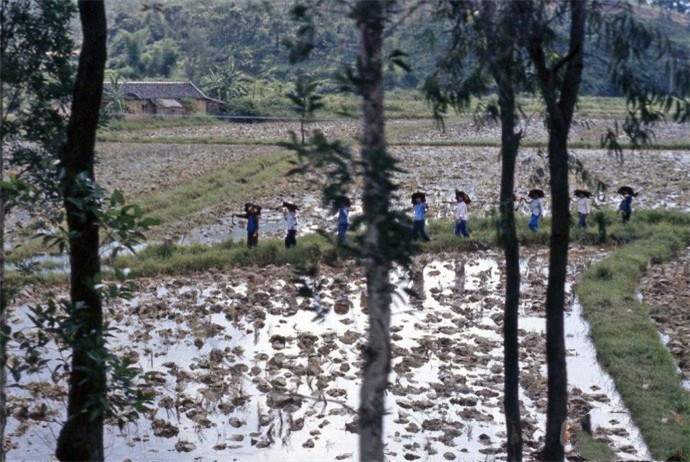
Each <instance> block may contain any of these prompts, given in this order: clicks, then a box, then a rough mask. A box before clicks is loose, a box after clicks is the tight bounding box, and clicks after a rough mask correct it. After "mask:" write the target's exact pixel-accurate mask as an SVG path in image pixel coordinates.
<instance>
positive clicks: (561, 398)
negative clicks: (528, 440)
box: [519, 0, 586, 461]
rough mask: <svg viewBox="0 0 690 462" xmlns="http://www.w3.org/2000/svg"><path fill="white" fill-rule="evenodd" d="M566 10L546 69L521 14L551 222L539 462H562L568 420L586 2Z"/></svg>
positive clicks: (535, 22)
mask: <svg viewBox="0 0 690 462" xmlns="http://www.w3.org/2000/svg"><path fill="white" fill-rule="evenodd" d="M523 3H525V2H519V4H520V5H523ZM541 7H542V8H543V7H544V6H543V5H542V6H541ZM569 8H570V32H569V46H568V48H569V50H568V54H567V55H566V56H565V57H563V58H562V59H561V60H559V61H557V62H556V63H554V64H553V65H552V66H548V65H547V59H546V53H545V50H544V36H543V31H544V30H545V26H544V25H543V24H539V21H540V20H543V15H542V14H541V13H542V12H537V11H528V10H523V12H525V13H526V14H528V15H530V17H531V19H530V21H531V24H532V27H531V28H530V29H531V30H534V31H535V32H534V33H533V34H532V35H531V37H530V39H529V41H528V45H527V46H528V50H529V53H530V57H531V59H532V63H533V64H534V67H535V69H536V72H537V76H538V80H539V85H540V88H541V93H542V96H543V98H544V101H545V103H546V114H547V116H546V117H547V128H548V132H549V147H548V149H549V174H550V180H549V182H550V187H551V203H552V222H551V239H550V242H549V278H548V285H547V288H546V362H547V368H548V405H547V411H546V443H545V446H544V450H543V452H542V458H543V460H547V461H561V460H563V457H564V448H563V443H564V441H563V439H564V431H565V425H566V419H567V417H568V375H567V371H566V351H565V336H564V328H563V315H564V309H565V280H566V274H567V266H568V242H569V239H570V210H569V204H570V196H569V189H568V134H569V132H570V126H571V124H572V119H573V113H574V110H575V103H576V102H577V96H578V92H579V89H580V81H581V78H582V68H583V48H584V38H585V22H586V0H570V2H569ZM535 18H537V19H535ZM562 66H565V71H564V72H563V74H562V75H560V74H559V72H561V70H562Z"/></svg>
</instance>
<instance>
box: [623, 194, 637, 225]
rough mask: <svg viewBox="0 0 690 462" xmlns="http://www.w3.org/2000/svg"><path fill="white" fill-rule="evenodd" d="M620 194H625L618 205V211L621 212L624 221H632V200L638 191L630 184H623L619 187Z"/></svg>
mask: <svg viewBox="0 0 690 462" xmlns="http://www.w3.org/2000/svg"><path fill="white" fill-rule="evenodd" d="M618 194H620V195H621V196H623V200H621V203H620V204H619V205H618V211H619V212H620V213H621V218H622V220H623V223H624V224H625V223H627V222H628V221H630V216H631V215H632V201H633V197H636V196H637V193H636V192H635V191H634V190H633V188H631V187H630V186H621V187H620V188H619V189H618Z"/></svg>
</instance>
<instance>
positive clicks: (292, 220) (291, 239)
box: [283, 202, 299, 249]
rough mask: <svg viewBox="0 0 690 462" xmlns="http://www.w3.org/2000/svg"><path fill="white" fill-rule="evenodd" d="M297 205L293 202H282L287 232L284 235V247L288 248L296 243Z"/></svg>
mask: <svg viewBox="0 0 690 462" xmlns="http://www.w3.org/2000/svg"><path fill="white" fill-rule="evenodd" d="M298 209H299V207H297V206H296V205H295V204H291V203H289V202H283V216H284V217H285V225H286V228H287V234H286V235H285V248H286V249H289V248H290V247H294V246H296V245H297V210H298Z"/></svg>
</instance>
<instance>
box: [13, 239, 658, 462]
mask: <svg viewBox="0 0 690 462" xmlns="http://www.w3.org/2000/svg"><path fill="white" fill-rule="evenodd" d="M589 259H590V256H586V255H584V253H578V252H577V251H575V252H574V253H573V257H572V261H573V262H575V263H574V264H573V266H572V268H571V279H572V277H573V276H574V274H575V273H576V272H578V271H580V270H581V269H582V267H584V265H586V264H587V263H588V261H589ZM545 262H546V260H545V259H544V255H543V254H534V255H529V256H528V257H527V258H526V259H525V261H524V262H523V265H522V271H523V289H524V290H525V297H524V299H523V303H522V305H521V311H522V313H521V314H522V316H523V318H522V319H521V329H522V330H521V340H520V341H521V346H522V355H521V366H522V369H523V383H522V389H521V405H522V409H523V412H522V416H523V420H524V434H525V438H526V451H527V453H528V454H533V452H534V450H535V449H537V448H538V447H539V445H540V443H541V439H542V437H543V432H542V428H543V425H544V412H545V399H544V397H545V379H544V371H543V366H542V365H543V364H544V355H543V323H544V320H543V317H541V315H542V313H540V310H541V304H542V300H543V290H544V286H545V279H544V276H545V274H544V271H543V266H544V264H545ZM268 281H270V282H268ZM393 282H394V284H395V287H396V295H395V297H394V304H393V307H392V323H391V325H392V326H393V327H392V331H393V334H392V343H393V371H392V373H391V387H390V391H389V394H388V396H387V407H388V409H389V413H388V415H387V416H386V421H385V429H386V442H387V447H386V453H387V454H388V457H389V459H390V460H416V459H417V458H421V459H423V460H444V456H445V457H448V458H450V457H452V456H455V460H465V461H476V460H492V459H494V458H496V459H502V458H504V457H505V456H504V454H503V452H502V449H501V446H502V444H503V442H504V440H505V431H504V427H505V422H504V419H503V415H502V400H501V396H502V386H503V385H502V381H503V378H502V370H501V365H502V341H501V323H502V319H501V318H502V316H501V312H502V306H501V303H502V300H501V293H502V287H503V281H502V277H501V271H500V264H499V260H498V259H497V255H496V254H495V253H481V254H471V255H468V254H452V255H447V256H445V257H443V258H441V259H438V260H431V259H429V258H428V257H425V258H421V259H419V260H417V261H416V262H415V265H414V266H413V268H412V271H411V272H410V273H407V272H403V271H398V272H396V273H395V275H394V277H393ZM313 283H314V285H315V286H319V287H320V297H319V300H318V303H316V302H315V301H314V300H305V299H302V298H300V297H297V295H296V291H295V286H294V284H293V283H292V279H291V274H290V273H289V271H288V270H287V269H284V268H267V269H266V270H264V272H262V273H261V274H260V276H258V277H257V276H254V275H251V274H248V273H242V272H241V271H239V270H238V271H234V272H232V273H229V274H220V273H213V274H206V275H198V276H192V277H190V278H185V279H172V278H168V279H162V280H158V281H154V280H149V281H141V282H140V286H139V287H138V288H137V291H136V296H135V298H133V299H132V300H130V301H129V302H127V303H122V304H120V305H117V306H113V307H111V312H110V319H111V322H112V323H113V325H114V326H116V331H115V332H114V333H115V336H114V338H113V340H112V345H113V346H114V348H115V349H116V350H117V351H118V352H120V353H122V354H127V355H129V356H130V357H133V358H136V360H137V362H138V364H139V365H140V367H142V368H143V369H144V370H145V371H146V372H147V374H146V375H147V385H148V386H149V387H150V388H151V390H152V391H154V393H155V403H154V405H153V406H152V411H151V412H150V413H148V414H147V415H146V416H144V417H142V418H140V419H139V420H138V421H137V423H136V424H135V425H129V426H127V427H125V429H124V430H122V431H120V430H118V429H117V427H116V426H109V427H108V429H107V434H106V447H107V454H108V460H125V459H127V458H129V459H131V460H166V461H167V460H191V459H195V460H238V461H244V460H246V461H250V460H251V461H254V460H259V461H274V460H288V461H321V460H324V461H325V460H351V459H356V457H357V435H356V434H355V433H353V432H352V431H353V430H354V431H356V419H355V417H356V415H355V412H354V409H356V408H357V405H358V390H359V383H360V382H359V377H358V371H359V368H360V366H361V361H360V354H359V351H360V348H361V347H362V346H363V343H364V336H363V332H365V329H366V319H367V318H366V314H365V313H364V312H363V309H362V297H363V292H362V288H363V278H362V274H361V271H360V270H359V269H357V268H354V267H348V266H346V267H344V268H341V269H339V270H338V272H333V270H330V269H325V270H324V274H323V275H322V276H321V277H320V278H319V279H318V280H315V281H313ZM317 305H318V306H317ZM580 311H581V310H580V308H579V305H578V304H577V303H574V304H573V306H572V309H571V310H570V311H569V313H568V317H567V318H566V329H567V334H568V338H567V345H568V350H569V358H568V362H569V368H570V370H569V378H570V388H571V405H570V407H571V410H572V412H571V414H572V415H571V418H572V419H573V425H576V424H577V423H576V421H577V419H578V418H579V415H580V413H581V412H582V410H583V409H586V410H589V412H590V414H591V416H592V423H593V428H594V433H595V435H596V436H598V437H601V438H605V439H607V440H609V441H610V444H611V446H612V447H613V448H614V449H615V450H616V452H617V454H618V455H619V457H620V458H621V459H630V460H639V459H645V458H648V454H647V452H646V448H645V447H644V444H643V443H642V441H641V439H640V438H639V432H638V431H637V429H636V428H635V427H634V425H633V424H632V423H631V422H630V419H629V415H628V413H627V410H626V409H625V407H624V406H623V405H622V403H621V402H620V397H619V396H618V395H617V393H616V392H615V388H614V387H613V384H612V382H611V381H610V378H608V376H607V375H606V374H605V373H604V372H603V371H602V370H601V369H600V368H598V367H596V359H595V355H594V350H593V347H592V345H591V343H589V340H588V337H587V335H588V330H587V325H586V324H585V323H584V321H583V320H582V318H581V313H580ZM21 315H22V310H19V311H18V312H17V313H16V315H15V323H16V324H21V319H22V316H21ZM27 335H28V334H27ZM50 351H54V350H50ZM57 363H58V362H57V361H53V362H52V363H51V366H55V365H57ZM53 375H54V376H55V378H56V380H57V384H54V383H53V381H52V380H51V374H50V373H48V371H47V370H46V371H43V372H42V373H40V374H35V375H32V376H27V377H26V378H25V379H24V385H25V388H24V390H23V391H22V392H21V393H16V394H15V395H14V397H13V399H12V401H11V406H10V409H11V413H12V414H13V415H16V417H14V418H12V419H11V422H10V431H12V432H15V434H14V435H10V437H11V440H12V443H13V450H12V452H11V453H10V458H11V459H12V460H46V459H47V458H48V457H49V455H50V453H51V452H52V450H53V448H54V445H55V436H56V435H57V431H58V429H59V426H58V423H59V422H60V420H61V419H62V418H63V415H62V412H63V411H62V409H63V405H62V404H61V403H60V402H59V401H60V399H64V395H63V394H62V393H64V377H61V375H62V374H60V373H57V374H53ZM31 383H32V385H31ZM47 391H49V392H47ZM41 404H45V408H41ZM24 409H25V410H26V411H27V412H24V411H23V410H24ZM37 409H44V412H42V413H41V412H34V411H36V410H37ZM41 414H42V415H41Z"/></svg>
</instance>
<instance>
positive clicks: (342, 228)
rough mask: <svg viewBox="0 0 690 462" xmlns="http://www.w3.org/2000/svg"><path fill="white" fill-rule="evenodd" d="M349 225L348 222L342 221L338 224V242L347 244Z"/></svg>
mask: <svg viewBox="0 0 690 462" xmlns="http://www.w3.org/2000/svg"><path fill="white" fill-rule="evenodd" d="M348 227H349V225H348V224H347V223H340V224H339V225H338V244H345V241H346V240H347V228H348Z"/></svg>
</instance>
